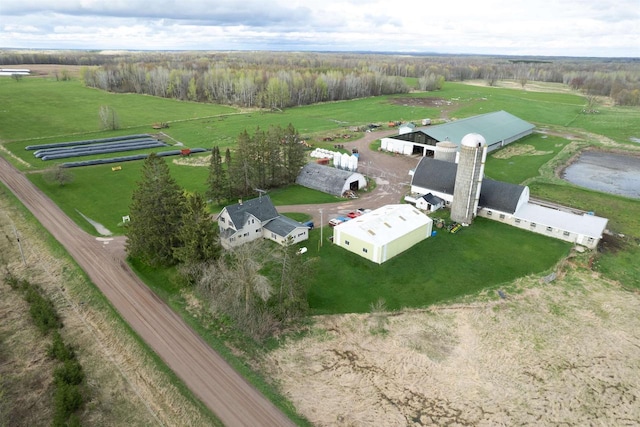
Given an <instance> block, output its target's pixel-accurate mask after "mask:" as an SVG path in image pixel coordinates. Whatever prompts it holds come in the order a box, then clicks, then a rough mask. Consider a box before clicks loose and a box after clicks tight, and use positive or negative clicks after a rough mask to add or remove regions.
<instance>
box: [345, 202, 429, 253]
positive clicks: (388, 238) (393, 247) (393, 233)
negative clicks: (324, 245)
mask: <svg viewBox="0 0 640 427" xmlns="http://www.w3.org/2000/svg"><path fill="white" fill-rule="evenodd" d="M432 228H433V221H432V219H431V218H429V217H428V216H427V215H425V214H423V213H422V212H420V211H419V210H418V209H416V208H415V207H413V206H411V205H409V204H402V205H386V206H383V207H381V208H378V209H376V210H374V211H371V212H368V213H365V214H363V215H360V216H358V217H356V218H354V219H352V220H350V221H347V222H344V223H342V224H339V225H337V226H335V227H334V228H333V242H334V243H335V244H336V245H338V246H340V247H343V248H345V249H347V250H348V251H351V252H353V253H355V254H358V255H360V256H361V257H363V258H366V259H368V260H370V261H373V262H375V263H377V264H382V263H383V262H385V261H387V260H389V259H390V258H392V257H394V256H396V255H398V254H400V253H401V252H404V251H405V250H407V249H409V248H410V247H412V246H413V245H415V244H416V243H418V242H421V241H422V240H424V239H426V238H427V237H429V236H430V235H431V230H432Z"/></svg>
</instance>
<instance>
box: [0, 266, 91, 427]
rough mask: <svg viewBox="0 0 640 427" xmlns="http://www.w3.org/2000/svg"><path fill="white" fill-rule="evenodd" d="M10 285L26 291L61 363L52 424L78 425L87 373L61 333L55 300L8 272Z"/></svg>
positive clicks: (32, 311)
mask: <svg viewBox="0 0 640 427" xmlns="http://www.w3.org/2000/svg"><path fill="white" fill-rule="evenodd" d="M6 279H7V282H8V283H9V285H10V286H11V287H12V288H13V289H15V290H18V291H21V292H22V293H23V296H24V299H25V300H26V301H27V302H28V303H29V314H30V315H31V318H32V320H33V322H34V324H35V325H36V327H37V328H38V329H39V330H40V332H41V333H42V334H43V335H49V334H50V333H51V335H52V339H51V345H50V346H49V348H48V349H47V355H48V356H49V357H51V358H53V359H56V360H58V361H59V362H60V364H59V366H58V367H57V368H56V369H55V370H54V372H53V379H54V384H55V391H54V396H53V403H54V411H53V423H52V424H53V426H56V427H58V426H60V427H62V426H79V425H80V419H79V418H78V416H77V415H76V414H75V413H76V411H77V410H78V409H80V408H81V407H82V404H83V402H84V399H83V396H82V392H81V385H82V382H83V381H84V372H83V370H82V366H81V365H80V362H79V361H78V360H77V358H76V354H75V351H74V350H73V347H71V346H70V345H68V344H66V343H65V342H64V340H63V339H62V336H61V335H60V331H59V329H60V328H62V326H63V325H62V321H61V320H60V316H58V312H57V311H56V309H55V306H54V305H53V301H51V299H49V298H47V297H46V296H44V295H43V292H42V289H41V288H40V287H39V286H37V285H33V284H31V283H29V282H28V281H26V280H18V279H16V278H14V277H13V276H11V275H9V276H8V277H7V278H6Z"/></svg>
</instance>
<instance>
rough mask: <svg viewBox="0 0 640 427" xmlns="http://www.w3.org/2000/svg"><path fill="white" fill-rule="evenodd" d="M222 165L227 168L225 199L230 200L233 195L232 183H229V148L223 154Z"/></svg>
mask: <svg viewBox="0 0 640 427" xmlns="http://www.w3.org/2000/svg"><path fill="white" fill-rule="evenodd" d="M224 164H225V166H226V167H227V174H226V177H227V183H226V184H227V186H226V193H225V195H226V197H227V200H231V199H232V198H233V196H234V194H233V181H231V172H230V171H231V165H232V163H231V150H229V148H227V150H226V151H225V152H224Z"/></svg>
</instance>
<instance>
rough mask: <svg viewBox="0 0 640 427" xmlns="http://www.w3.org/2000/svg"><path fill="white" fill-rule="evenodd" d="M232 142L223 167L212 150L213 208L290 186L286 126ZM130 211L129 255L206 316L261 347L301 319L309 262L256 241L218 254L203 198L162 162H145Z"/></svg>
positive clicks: (295, 159)
mask: <svg viewBox="0 0 640 427" xmlns="http://www.w3.org/2000/svg"><path fill="white" fill-rule="evenodd" d="M238 139H239V140H241V141H239V143H238V145H239V150H238V153H239V154H238V155H237V156H236V158H235V159H234V160H233V161H231V157H230V153H229V152H228V151H227V153H226V155H225V157H226V159H225V160H226V161H225V164H224V165H223V163H222V162H221V161H219V160H220V159H219V150H217V148H214V150H213V152H212V161H211V165H210V173H209V176H210V177H209V180H208V182H207V187H208V190H207V193H208V194H213V195H215V200H216V201H222V200H228V198H229V197H231V195H232V194H233V195H234V196H235V195H236V194H241V195H248V194H250V193H252V192H254V190H253V188H252V186H253V185H255V184H256V183H263V184H265V187H267V188H269V186H276V185H284V184H286V183H288V182H291V179H295V177H294V170H295V173H296V174H297V170H299V169H300V166H301V164H300V162H302V161H303V157H301V156H300V154H301V153H302V152H301V151H300V148H299V147H301V145H300V144H298V143H297V133H296V131H295V129H294V128H293V126H291V125H289V126H288V127H287V128H286V129H281V128H277V127H274V128H270V129H269V131H267V132H262V131H260V130H257V131H256V133H255V134H254V135H253V136H250V135H249V134H248V133H247V132H246V131H244V132H243V133H242V134H241V135H240V136H239V137H238ZM216 153H217V155H216ZM215 159H218V160H215ZM276 159H277V161H272V160H276ZM258 165H262V166H264V168H263V169H261V168H257V166H258ZM218 168H221V170H222V171H224V172H223V173H221V172H220V170H219V169H218ZM212 177H213V178H212ZM292 177H293V178H292ZM214 178H215V179H214ZM219 178H222V179H223V180H220V179H219ZM261 179H262V180H264V181H260V180H261ZM234 182H240V184H239V185H237V186H235V185H230V184H231V183H234ZM220 189H224V191H223V192H220ZM227 191H228V192H227ZM232 191H239V192H240V193H232ZM129 210H130V215H129V216H130V221H129V222H128V223H127V237H128V238H127V246H126V249H127V253H128V255H129V256H130V257H132V258H134V259H137V260H139V261H141V262H142V263H144V264H147V265H149V266H163V267H171V266H174V267H176V268H177V270H178V271H179V272H180V275H181V277H182V279H183V280H184V281H185V283H187V284H190V285H192V286H195V289H196V291H197V292H198V294H199V295H200V296H201V298H202V300H203V301H204V302H205V304H207V306H208V308H209V309H210V311H212V312H214V313H215V315H216V316H218V317H219V318H225V319H230V320H231V321H232V322H233V324H234V325H235V326H237V327H238V328H240V329H241V330H242V331H243V332H244V333H246V334H248V335H250V336H252V337H254V338H256V339H263V338H265V337H267V336H269V334H271V333H273V332H274V331H276V330H278V329H279V328H281V327H284V326H288V325H291V324H292V322H295V321H296V320H297V319H300V318H301V317H303V316H304V315H306V313H307V310H308V304H307V299H306V290H305V286H304V279H305V278H306V277H308V274H309V272H310V269H311V268H312V265H313V261H310V260H308V259H306V258H304V259H303V258H302V257H299V256H297V255H296V253H295V251H296V248H295V247H294V245H290V244H289V245H284V246H280V245H275V244H272V243H271V242H266V241H262V240H259V241H256V242H251V243H250V244H246V245H242V246H240V247H237V248H233V249H230V250H227V251H225V250H223V249H222V247H221V244H220V241H219V238H218V230H217V228H216V226H215V224H214V221H213V220H212V218H211V214H210V212H209V207H208V204H207V202H206V201H205V198H204V197H203V196H202V195H201V194H199V193H193V194H188V193H186V192H185V191H184V189H182V188H181V187H180V186H179V185H178V184H177V183H176V181H175V180H174V179H173V177H172V176H171V174H170V170H169V167H168V165H167V164H166V163H165V160H164V159H163V158H160V157H158V156H156V155H155V154H151V155H150V156H149V157H148V158H147V159H146V160H145V161H144V164H143V167H142V177H141V180H140V181H139V183H138V184H137V186H136V188H135V189H134V192H133V195H132V201H131V204H130V207H129ZM274 245H275V246H276V247H275V249H274Z"/></svg>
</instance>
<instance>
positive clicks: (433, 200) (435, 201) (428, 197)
mask: <svg viewBox="0 0 640 427" xmlns="http://www.w3.org/2000/svg"><path fill="white" fill-rule="evenodd" d="M422 198H423V199H424V200H425V201H426V202H427V203H429V204H430V205H439V204H441V203H444V200H442V199H441V198H440V197H438V196H434V195H433V194H431V193H427V194H425V195H424V196H422Z"/></svg>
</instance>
